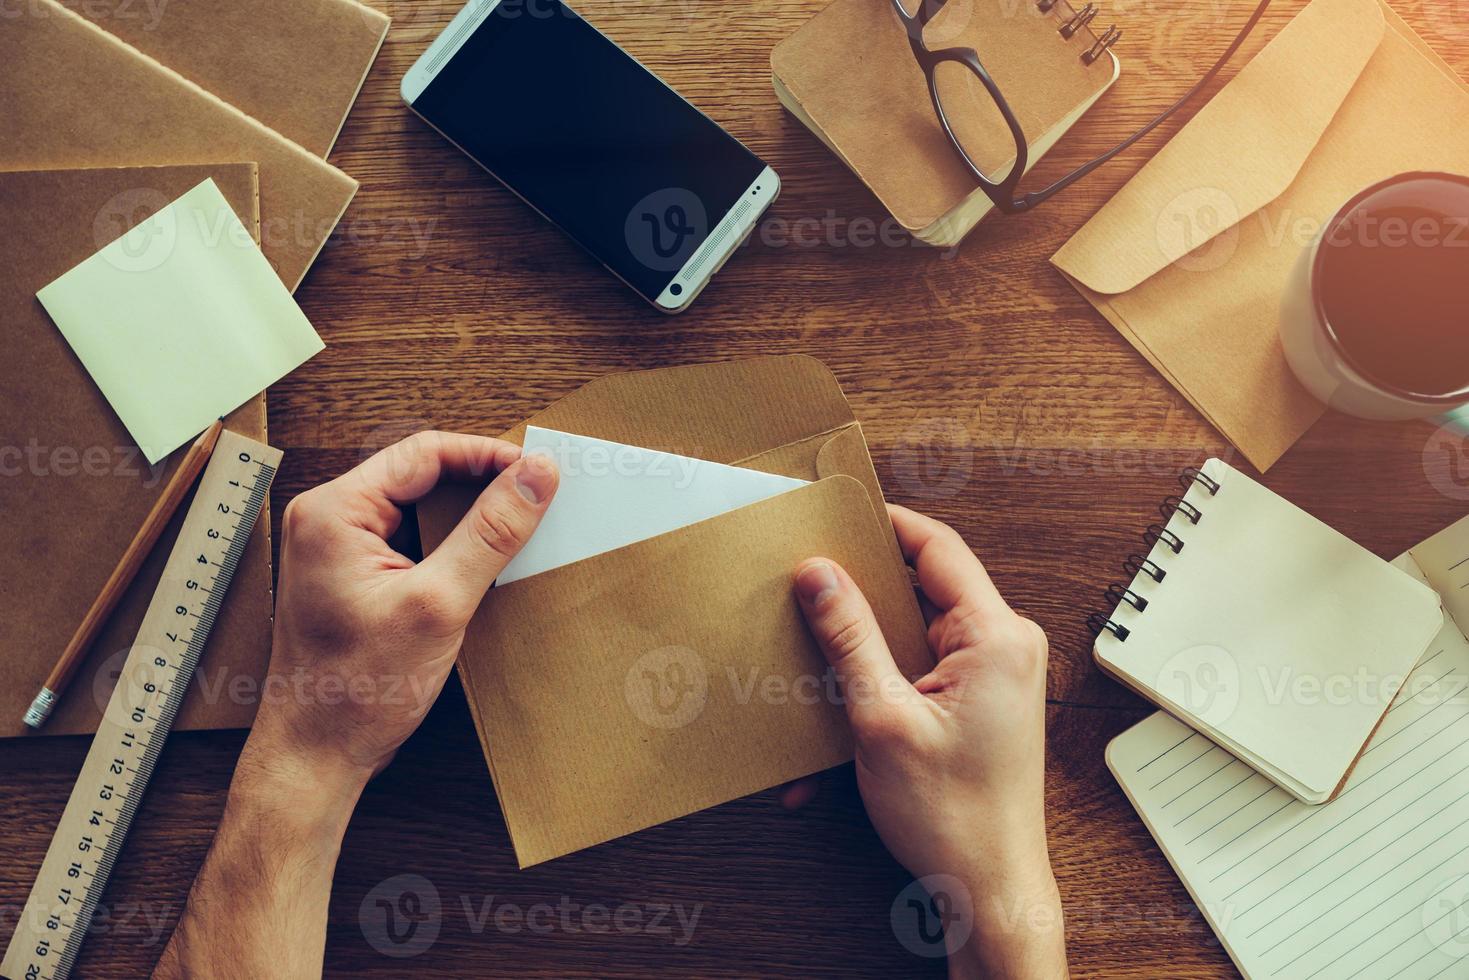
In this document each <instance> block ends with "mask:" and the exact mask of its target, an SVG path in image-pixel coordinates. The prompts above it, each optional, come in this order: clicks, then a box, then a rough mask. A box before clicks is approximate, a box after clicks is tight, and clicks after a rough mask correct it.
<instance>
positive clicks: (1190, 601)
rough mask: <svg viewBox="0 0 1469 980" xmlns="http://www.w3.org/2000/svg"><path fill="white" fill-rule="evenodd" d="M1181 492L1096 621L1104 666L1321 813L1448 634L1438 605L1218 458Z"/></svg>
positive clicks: (1407, 578) (1405, 573) (1419, 585)
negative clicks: (1427, 654) (1407, 682)
mask: <svg viewBox="0 0 1469 980" xmlns="http://www.w3.org/2000/svg"><path fill="white" fill-rule="evenodd" d="M1182 482H1183V484H1184V486H1185V487H1186V490H1185V492H1184V494H1183V495H1182V496H1173V497H1169V498H1167V499H1166V500H1165V502H1164V505H1163V510H1164V512H1165V513H1166V514H1167V515H1168V516H1167V519H1166V522H1165V523H1160V524H1154V525H1152V526H1151V527H1149V528H1148V529H1147V531H1146V533H1145V535H1144V539H1145V541H1146V542H1147V543H1148V545H1149V550H1148V552H1147V554H1139V555H1133V556H1132V557H1130V558H1129V559H1128V560H1127V562H1126V563H1125V566H1124V567H1125V568H1126V569H1127V571H1128V572H1129V574H1130V575H1131V581H1129V582H1128V583H1127V584H1126V585H1121V584H1118V585H1114V586H1112V587H1111V589H1109V590H1108V595H1109V596H1110V597H1112V598H1113V599H1114V600H1115V603H1116V605H1115V607H1114V608H1113V609H1112V611H1111V612H1110V613H1109V614H1108V615H1106V616H1096V617H1093V621H1092V622H1093V626H1094V628H1096V629H1097V630H1098V636H1097V642H1096V647H1095V650H1094V655H1095V658H1096V661H1097V664H1098V666H1099V667H1101V669H1102V670H1103V671H1105V672H1106V673H1108V674H1109V675H1111V676H1112V677H1114V678H1116V679H1117V680H1118V681H1120V682H1122V683H1123V684H1125V685H1127V686H1128V687H1130V688H1132V689H1133V690H1134V691H1136V692H1137V693H1138V694H1140V695H1142V696H1143V697H1145V698H1147V699H1148V700H1150V701H1152V702H1154V703H1155V704H1157V705H1158V706H1159V707H1161V708H1163V709H1164V710H1166V711H1168V712H1169V713H1170V714H1172V715H1174V716H1175V717H1177V718H1178V719H1179V720H1180V721H1182V722H1184V723H1185V724H1187V725H1188V726H1190V727H1192V728H1193V729H1195V730H1196V731H1198V732H1199V733H1200V734H1202V735H1204V736H1206V737H1207V738H1208V739H1210V740H1211V741H1212V742H1214V743H1216V744H1218V745H1219V746H1221V747H1223V748H1224V749H1225V750H1227V751H1228V752H1230V753H1231V754H1233V755H1234V756H1236V757H1238V758H1239V759H1240V760H1242V761H1243V762H1244V763H1245V764H1247V765H1248V766H1250V767H1251V768H1253V769H1256V770H1258V771H1259V772H1261V773H1263V774H1264V775H1265V776H1267V777H1269V778H1270V779H1271V780H1272V781H1274V782H1275V783H1277V784H1278V785H1279V786H1281V788H1283V789H1284V790H1286V791H1287V792H1288V793H1290V794H1291V795H1292V796H1294V797H1295V798H1296V799H1299V800H1301V801H1302V802H1304V803H1311V804H1315V803H1322V802H1325V801H1326V800H1328V799H1331V798H1332V797H1333V796H1334V795H1335V794H1336V793H1337V792H1339V791H1340V789H1341V787H1342V784H1343V781H1344V780H1345V779H1346V776H1347V774H1348V773H1349V772H1350V771H1351V769H1352V766H1353V764H1354V763H1355V762H1356V760H1357V759H1358V757H1359V756H1360V755H1361V754H1362V750H1363V747H1364V746H1365V745H1366V744H1367V741H1368V739H1369V738H1370V737H1371V736H1372V733H1373V731H1374V730H1375V729H1376V728H1377V726H1378V725H1379V724H1380V723H1381V722H1382V720H1383V716H1384V714H1385V712H1386V711H1387V709H1388V706H1389V705H1390V704H1391V703H1392V701H1393V698H1395V697H1396V696H1397V694H1398V691H1399V690H1400V688H1401V687H1402V685H1403V681H1404V679H1405V678H1406V677H1407V675H1408V674H1409V673H1410V672H1411V671H1412V670H1413V668H1414V665H1415V664H1416V663H1417V662H1418V660H1419V659H1420V657H1422V656H1423V654H1424V651H1425V649H1426V648H1427V647H1428V646H1429V643H1430V642H1431V641H1432V640H1433V638H1434V636H1435V635H1436V634H1437V633H1438V632H1439V630H1440V628H1441V627H1442V625H1443V610H1442V608H1441V606H1440V601H1439V597H1438V594H1437V593H1436V592H1434V590H1433V589H1432V588H1430V587H1429V586H1428V585H1427V584H1425V582H1424V580H1423V577H1422V576H1421V575H1415V574H1413V573H1412V570H1405V569H1403V568H1400V567H1394V566H1393V565H1391V564H1389V563H1388V562H1386V561H1383V560H1382V559H1381V558H1378V557H1377V556H1376V555H1373V554H1372V553H1371V552H1369V551H1367V550H1366V549H1364V548H1362V547H1361V546H1360V545H1357V544H1355V543H1353V542H1352V541H1351V540H1349V539H1348V538H1346V537H1345V536H1343V535H1342V534H1340V533H1338V532H1337V531H1334V530H1332V529H1331V528H1330V527H1327V526H1326V525H1325V524H1323V523H1322V522H1321V521H1319V520H1317V519H1316V518H1314V517H1312V516H1311V515H1310V514H1307V513H1306V512H1305V511H1303V510H1301V509H1300V508H1298V507H1296V506H1295V505H1293V504H1291V503H1290V502H1288V501H1286V500H1284V499H1283V498H1281V497H1279V496H1277V495H1276V494H1274V493H1272V492H1271V491H1270V490H1268V489H1266V488H1265V487H1263V486H1261V485H1260V484H1258V483H1256V482H1255V481H1254V480H1252V479H1250V478H1249V477H1248V476H1246V475H1244V474H1243V473H1241V472H1239V471H1238V470H1236V469H1234V468H1233V467H1231V466H1229V465H1228V464H1227V463H1225V462H1223V461H1222V460H1218V459H1210V460H1208V461H1207V462H1206V463H1205V464H1204V465H1203V466H1202V467H1201V468H1199V469H1197V470H1188V471H1186V472H1185V475H1184V477H1183V480H1182Z"/></svg>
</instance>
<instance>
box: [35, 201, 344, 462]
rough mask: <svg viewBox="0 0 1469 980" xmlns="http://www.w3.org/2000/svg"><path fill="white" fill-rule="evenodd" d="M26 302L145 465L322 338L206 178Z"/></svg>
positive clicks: (289, 366) (291, 366)
mask: <svg viewBox="0 0 1469 980" xmlns="http://www.w3.org/2000/svg"><path fill="white" fill-rule="evenodd" d="M36 298H37V299H39V300H40V301H41V305H43V306H44V307H45V308H46V311H47V312H48V313H50V314H51V318H52V319H53V320H55V321H56V325H57V327H59V328H60V329H61V333H62V335H63V336H64V337H66V341H67V343H69V344H70V345H71V348H72V350H73V351H75V352H76V355H77V357H78V358H80V359H81V362H82V364H83V365H85V366H86V369H87V371H88V373H90V374H91V376H92V380H94V381H95V382H97V386H98V387H99V388H101V389H102V393H103V394H104V395H106V396H107V401H108V402H109V403H110V404H111V405H112V408H113V410H114V411H115V412H117V414H118V417H119V418H121V419H122V422H123V424H124V425H125V426H127V430H128V432H129V433H130V434H131V435H132V437H133V439H135V440H136V441H137V443H138V446H139V448H141V449H142V450H143V453H144V455H146V456H147V457H148V461H149V462H150V463H156V462H158V460H160V459H162V458H163V457H165V456H167V455H168V454H169V453H171V452H173V451H174V450H175V449H177V448H178V447H179V446H181V445H183V444H184V443H185V442H187V441H189V440H190V439H192V438H193V437H194V436H196V435H198V434H199V433H200V432H201V431H203V430H204V429H205V428H206V427H207V426H208V425H209V424H210V423H211V422H212V421H213V420H214V419H216V418H218V417H220V416H222V415H225V414H228V413H229V412H231V411H233V410H234V409H236V408H238V407H239V406H240V405H242V404H244V402H245V401H246V400H248V399H249V398H251V397H253V396H254V395H255V394H257V393H258V392H260V391H263V390H264V389H265V388H267V387H269V386H270V385H272V384H274V383H275V382H276V381H279V380H280V379H281V378H282V377H284V376H285V375H286V374H288V373H290V372H291V371H293V370H295V369H296V368H297V367H299V366H300V365H301V364H302V363H303V362H304V361H306V360H307V358H309V357H311V356H312V355H314V354H316V353H317V352H318V351H320V350H321V349H322V347H323V346H325V345H323V344H322V342H321V338H320V337H318V336H317V334H316V331H315V330H314V329H313V328H312V326H311V323H310V322H309V321H308V320H307V319H306V315H305V314H304V313H302V312H301V308H300V307H299V306H297V305H296V301H295V300H294V299H292V298H291V294H290V293H289V292H288V291H287V290H286V287H285V286H284V285H283V284H282V283H281V280H280V278H279V277H278V276H277V275H276V273H275V270H274V269H272V268H271V267H270V263H269V262H268V261H266V258H265V256H264V255H263V254H261V251H260V249H259V247H257V246H256V244H255V242H254V240H253V239H252V238H251V236H250V233H249V232H248V231H246V230H245V226H244V225H243V224H241V223H240V219H239V218H238V217H237V216H236V215H235V212H234V211H233V209H231V208H230V206H229V203H228V202H227V201H226V200H225V199H224V195H223V194H221V193H220V192H219V188H218V187H216V186H215V183H214V181H213V180H206V181H204V182H203V183H201V184H199V185H197V186H196V187H194V188H193V189H192V190H190V191H189V192H188V193H186V194H184V195H183V196H182V197H180V198H179V199H178V200H176V201H174V202H173V203H172V204H170V205H169V206H168V207H166V208H164V209H162V210H161V211H159V212H158V213H157V214H154V215H153V216H152V217H151V218H148V219H147V220H146V221H143V222H140V223H139V224H138V225H136V226H135V227H133V229H132V230H130V231H129V232H128V233H127V234H125V235H123V236H122V237H121V238H118V239H117V240H115V241H113V242H111V243H110V244H108V245H107V246H106V247H104V248H103V249H102V250H101V251H99V252H97V253H96V254H95V255H93V256H92V257H91V258H89V259H87V260H86V261H84V262H82V263H81V264H80V265H78V266H76V267H75V268H74V269H72V270H71V271H70V272H67V273H66V274H64V275H63V276H61V277H60V278H59V279H57V280H56V281H55V282H52V283H51V284H50V285H48V286H46V287H45V288H43V289H41V290H40V292H38V293H36Z"/></svg>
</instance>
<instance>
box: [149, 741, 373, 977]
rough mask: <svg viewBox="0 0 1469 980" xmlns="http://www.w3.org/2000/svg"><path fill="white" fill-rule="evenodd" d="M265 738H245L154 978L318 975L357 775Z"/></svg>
mask: <svg viewBox="0 0 1469 980" xmlns="http://www.w3.org/2000/svg"><path fill="white" fill-rule="evenodd" d="M257 736H259V737H257ZM270 741H271V740H270V738H269V736H268V735H265V734H264V733H262V732H261V731H257V732H255V733H253V734H252V735H251V737H250V739H249V741H247V742H246V744H245V749H244V751H243V752H242V753H241V755H240V762H239V765H238V766H237V768H236V771H235V778H234V781H233V782H232V783H231V785H230V793H229V801H228V802H227V803H226V805H225V811H224V815H223V817H221V819H220V826H219V831H218V833H217V834H216V835H215V839H214V845H213V846H212V847H211V848H210V850H209V854H208V856H207V857H206V858H205V860H204V865H203V867H202V868H201V869H200V870H199V875H198V877H197V878H196V879H195V880H194V886H193V888H192V889H191V890H190V892H189V899H188V904H187V906H186V907H185V909H184V914H183V916H182V918H181V919H180V920H179V924H178V926H177V928H175V930H174V933H173V937H172V938H171V939H170V940H169V943H168V946H167V948H166V949H165V950H164V952H163V957H162V959H161V960H160V961H159V963H158V966H157V968H156V969H155V971H154V974H153V975H154V977H155V978H156V980H176V978H177V980H182V978H184V977H189V978H196V977H218V978H233V977H241V978H245V977H263V976H270V977H319V976H320V975H321V969H322V951H323V947H324V945H325V940H326V918H327V905H328V901H329V899H330V897H331V882H332V874H333V871H334V869H335V867H336V863H337V856H338V854H339V852H340V850H341V843H342V836H343V834H344V833H345V832H346V828H347V822H348V820H349V819H350V817H351V814H352V808H353V807H354V806H355V805H356V802H357V797H358V796H359V794H360V793H361V790H362V780H361V779H360V778H359V777H358V776H357V775H356V774H347V773H341V772H330V771H323V770H322V767H313V766H312V765H311V764H310V763H309V761H308V760H304V759H296V758H294V757H293V756H292V755H291V754H290V753H289V752H278V751H276V750H275V747H274V746H273V745H271V744H270Z"/></svg>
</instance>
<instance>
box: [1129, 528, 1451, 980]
mask: <svg viewBox="0 0 1469 980" xmlns="http://www.w3.org/2000/svg"><path fill="white" fill-rule="evenodd" d="M1393 564H1394V565H1396V566H1397V567H1398V568H1400V569H1401V570H1402V571H1404V572H1405V573H1406V574H1409V575H1412V576H1414V577H1415V578H1416V579H1418V580H1420V581H1423V582H1426V583H1427V584H1428V585H1429V586H1430V587H1432V588H1433V589H1434V590H1435V591H1436V592H1438V594H1439V595H1441V596H1442V597H1443V603H1444V606H1445V607H1446V609H1447V610H1448V612H1449V616H1448V617H1447V618H1446V620H1445V622H1444V625H1443V628H1442V630H1441V631H1440V632H1439V634H1438V635H1437V636H1436V637H1435V638H1434V640H1433V642H1432V643H1431V644H1430V645H1429V647H1428V652H1427V653H1426V654H1425V655H1424V658H1423V660H1422V661H1421V662H1420V663H1419V664H1418V666H1417V668H1416V669H1415V670H1414V671H1413V673H1412V675H1411V676H1410V677H1409V678H1408V680H1407V682H1406V683H1405V684H1403V686H1402V690H1401V691H1400V693H1399V694H1398V696H1397V699H1396V700H1395V701H1394V702H1393V704H1392V708H1391V710H1389V711H1388V713H1387V717H1386V718H1384V719H1383V722H1382V726H1381V727H1380V728H1379V729H1378V731H1377V734H1376V735H1375V736H1373V739H1372V741H1371V742H1370V743H1369V744H1368V746H1367V751H1366V752H1365V753H1364V754H1363V756H1362V760H1361V762H1359V763H1358V764H1357V767H1356V768H1355V769H1354V770H1353V771H1352V775H1351V777H1350V778H1349V779H1348V780H1347V785H1346V788H1345V789H1344V790H1343V791H1342V793H1341V795H1340V796H1339V797H1337V798H1336V799H1335V800H1333V801H1331V802H1330V803H1325V804H1322V805H1321V806H1318V807H1311V806H1306V805H1304V804H1302V803H1300V802H1298V801H1296V800H1294V799H1292V798H1291V797H1290V796H1289V795H1287V794H1286V793H1285V792H1284V791H1283V790H1281V789H1279V788H1278V787H1276V786H1274V785H1273V784H1271V783H1270V782H1268V781H1267V780H1265V779H1264V778H1263V777H1262V776H1260V775H1259V774H1257V773H1255V772H1254V771H1253V770H1251V769H1250V768H1249V767H1248V766H1246V765H1244V764H1243V763H1242V762H1241V761H1240V760H1238V759H1236V758H1235V757H1233V756H1232V755H1231V754H1230V753H1229V752H1228V751H1226V750H1225V749H1224V748H1222V747H1220V746H1218V745H1215V744H1214V743H1212V742H1210V741H1209V740H1208V739H1207V738H1205V737H1204V736H1202V735H1200V734H1197V733H1196V732H1193V731H1192V730H1190V729H1189V728H1187V727H1185V726H1184V725H1181V724H1179V723H1178V722H1177V721H1176V720H1174V719H1173V718H1171V717H1169V716H1168V715H1166V714H1164V713H1162V712H1159V713H1158V714H1155V715H1153V716H1151V717H1149V718H1147V719H1145V720H1143V721H1142V722H1140V723H1138V724H1137V725H1135V726H1134V727H1132V728H1130V729H1128V730H1127V731H1125V732H1123V733H1122V734H1121V735H1119V736H1117V738H1115V739H1113V740H1112V743H1111V744H1110V745H1109V746H1108V747H1107V765H1108V767H1109V768H1110V769H1111V771H1112V774H1113V775H1114V776H1115V777H1116V779H1117V781H1118V782H1119V783H1120V784H1121V785H1122V788H1123V790H1124V791H1125V792H1126V794H1127V798H1128V799H1129V800H1130V801H1131V802H1132V805H1133V807H1134V808H1136V810H1137V812H1138V815H1139V816H1141V817H1142V819H1143V823H1144V824H1145V825H1146V826H1147V828H1148V830H1149V831H1150V832H1151V833H1152V835H1153V836H1154V838H1156V839H1157V841H1158V845H1159V847H1161V848H1162V850H1163V853H1164V856H1165V857H1167V859H1168V862H1169V863H1170V864H1171V865H1172V866H1173V869H1174V871H1175V872H1177V874H1178V876H1179V878H1180V879H1182V881H1183V884H1184V886H1185V887H1186V888H1187V889H1188V892H1189V895H1190V896H1191V897H1192V898H1193V900H1194V902H1195V903H1197V905H1198V906H1199V909H1200V911H1202V912H1203V914H1204V918H1205V919H1206V920H1207V921H1208V923H1209V925H1210V926H1211V927H1212V928H1213V929H1214V932H1215V933H1216V934H1217V935H1218V936H1219V940H1220V942H1221V943H1222V944H1223V945H1224V948H1225V950H1226V951H1228V953H1229V955H1230V957H1231V958H1232V959H1233V960H1234V962H1235V965H1236V966H1238V967H1239V969H1240V972H1241V973H1243V974H1244V975H1245V977H1246V978H1249V980H1263V978H1265V977H1274V978H1277V980H1327V978H1332V980H1335V978H1339V977H1359V978H1368V977H1371V978H1377V977H1414V978H1421V980H1431V978H1435V977H1437V978H1442V980H1448V978H1452V977H1462V976H1464V974H1465V969H1464V966H1465V960H1464V957H1465V954H1466V953H1469V933H1466V932H1465V929H1464V915H1463V910H1464V901H1465V899H1466V897H1469V838H1466V830H1469V813H1466V811H1465V808H1464V801H1465V800H1466V798H1469V740H1466V739H1465V737H1464V733H1465V731H1466V729H1469V698H1466V697H1465V690H1466V688H1469V642H1466V641H1465V638H1464V632H1463V629H1462V627H1461V626H1460V624H1462V623H1464V622H1465V621H1466V619H1469V520H1461V521H1459V522H1458V523H1457V524H1454V525H1453V526H1451V527H1449V528H1448V529H1446V530H1444V531H1442V532H1440V533H1438V534H1436V535H1434V536H1433V537H1431V538H1429V539H1428V540H1427V541H1425V542H1423V543H1422V544H1420V545H1418V546H1416V547H1414V548H1413V549H1411V550H1410V551H1409V552H1408V554H1406V555H1403V556H1401V557H1400V558H1398V559H1397V560H1396V561H1395V562H1394V563H1393Z"/></svg>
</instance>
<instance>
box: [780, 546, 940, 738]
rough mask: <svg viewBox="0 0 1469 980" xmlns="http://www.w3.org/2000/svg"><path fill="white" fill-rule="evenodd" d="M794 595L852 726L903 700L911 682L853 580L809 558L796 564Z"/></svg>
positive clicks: (859, 726) (833, 564)
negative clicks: (832, 674) (838, 687)
mask: <svg viewBox="0 0 1469 980" xmlns="http://www.w3.org/2000/svg"><path fill="white" fill-rule="evenodd" d="M795 589H796V598H797V600H798V601H799V602H800V605H801V612H802V613H803V614H804V615H805V617H806V624H807V625H808V626H810V627H811V634H812V635H813V636H814V637H815V638H816V643H817V645H818V646H820V647H821V652H822V653H824V654H825V655H826V660H827V663H829V664H831V666H832V669H833V670H834V671H835V672H836V678H837V682H838V683H840V684H841V686H842V695H843V698H842V699H843V701H845V702H846V705H847V717H848V718H849V719H850V720H851V722H852V727H853V728H855V729H857V730H858V732H859V733H860V731H861V729H862V726H863V724H864V723H865V722H866V721H867V720H869V719H870V718H871V717H872V716H873V715H874V714H875V713H876V712H878V711H879V710H882V709H883V708H884V706H885V705H892V704H895V703H898V702H900V701H902V700H904V699H905V695H907V694H909V693H910V692H911V691H912V689H913V687H912V685H911V684H909V683H908V680H907V678H905V677H904V676H903V675H902V673H900V672H899V670H898V665H897V664H896V663H894V662H893V655H892V652H891V651H889V650H888V644H887V640H886V639H885V638H884V637H883V635H882V629H881V628H880V627H879V626H878V625H877V617H876V616H874V615H873V614H872V607H871V606H870V605H868V603H867V598H866V597H865V596H864V595H862V590H861V589H859V588H857V583H856V582H853V581H852V577H851V576H850V575H848V574H847V573H846V571H845V570H844V569H843V568H842V567H841V566H840V565H838V564H837V563H836V562H833V561H830V560H828V559H826V558H813V559H811V560H809V561H807V562H804V563H803V564H802V565H801V566H800V567H799V568H797V569H796V580H795Z"/></svg>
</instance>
